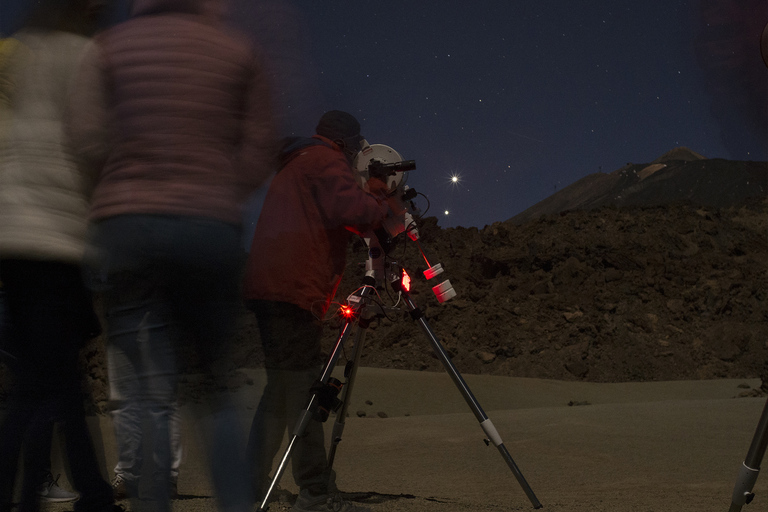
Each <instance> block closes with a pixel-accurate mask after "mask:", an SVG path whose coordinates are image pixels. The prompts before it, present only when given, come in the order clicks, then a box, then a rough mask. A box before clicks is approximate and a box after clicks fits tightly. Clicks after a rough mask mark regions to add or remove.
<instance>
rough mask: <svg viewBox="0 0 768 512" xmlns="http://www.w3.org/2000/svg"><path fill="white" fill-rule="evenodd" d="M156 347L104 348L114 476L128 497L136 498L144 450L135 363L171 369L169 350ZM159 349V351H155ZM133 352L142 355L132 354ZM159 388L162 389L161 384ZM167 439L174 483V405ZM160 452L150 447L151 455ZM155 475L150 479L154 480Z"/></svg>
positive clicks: (177, 452) (177, 427) (177, 445)
mask: <svg viewBox="0 0 768 512" xmlns="http://www.w3.org/2000/svg"><path fill="white" fill-rule="evenodd" d="M162 348H163V347H162V344H159V346H154V345H150V344H148V343H138V344H133V345H132V346H129V347H121V346H119V345H118V344H117V343H108V344H107V373H108V375H109V399H110V403H111V405H112V411H111V413H112V425H113V427H114V430H115V440H116V441H117V464H116V465H115V469H114V472H115V476H119V477H120V478H122V479H123V481H124V482H125V485H126V488H127V490H128V493H129V494H134V495H136V494H138V488H139V477H140V476H141V473H142V469H143V463H144V446H143V432H142V412H141V411H142V407H141V402H140V400H139V394H140V381H139V376H138V374H137V372H136V368H137V364H136V363H135V361H136V360H138V361H144V360H147V361H154V364H155V365H156V366H157V367H161V366H163V365H165V366H167V368H166V370H165V371H161V372H159V373H163V374H166V375H170V374H172V373H173V369H174V367H175V362H174V358H173V357H171V356H172V355H173V354H172V350H170V348H168V350H162ZM156 349H161V350H156ZM134 351H139V352H143V353H141V354H136V353H134ZM160 385H163V384H162V383H161V384H160ZM169 438H170V450H171V461H170V475H169V476H170V479H171V481H172V482H176V481H178V478H179V467H180V466H181V457H182V447H181V416H180V413H179V408H178V402H174V403H173V404H172V410H171V416H170V419H169ZM160 451H161V450H160V449H159V448H158V447H153V452H152V453H153V455H157V454H158V453H159V452H160ZM153 459H154V463H155V471H157V468H158V467H159V465H160V461H158V460H157V457H153ZM156 478H158V475H153V477H152V479H153V480H155V479H156Z"/></svg>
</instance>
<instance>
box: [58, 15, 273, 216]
mask: <svg viewBox="0 0 768 512" xmlns="http://www.w3.org/2000/svg"><path fill="white" fill-rule="evenodd" d="M218 4H219V2H218V1H212V0H134V3H133V9H134V12H133V14H134V17H133V18H131V19H130V20H128V21H127V22H125V23H121V24H119V25H117V26H115V27H113V28H111V29H109V30H107V31H105V32H103V33H102V34H100V35H99V36H97V38H96V40H95V44H94V45H93V46H92V47H91V48H90V50H89V52H88V53H87V54H86V57H85V58H84V59H83V63H82V66H81V73H80V78H79V82H80V83H79V84H78V86H77V87H76V88H75V90H76V94H75V95H74V96H73V98H72V101H71V105H70V110H71V121H70V127H69V128H70V129H69V135H70V137H71V138H72V141H73V143H74V145H75V147H77V149H78V150H79V151H80V152H81V154H82V155H83V156H85V157H86V158H87V159H88V160H90V161H91V162H92V163H93V164H94V167H95V168H96V171H97V172H99V175H98V176H97V185H96V188H95V190H94V193H93V198H92V210H91V218H92V219H100V218H105V217H112V216H115V215H122V214H134V213H139V214H147V213H149V214H167V215H185V216H199V217H206V218H215V219H219V220H223V221H225V222H231V223H237V224H239V223H241V222H242V211H241V210H242V204H243V203H244V201H245V199H246V198H247V197H248V196H249V195H250V194H251V193H252V192H253V190H254V189H255V188H256V187H258V186H259V185H260V184H261V183H262V182H263V181H264V179H265V178H267V177H268V176H269V175H270V174H271V173H272V172H274V170H275V168H276V159H275V157H276V156H277V151H276V150H277V139H276V136H275V126H274V122H273V117H272V112H271V107H272V105H271V101H270V98H269V82H268V76H267V75H268V73H267V71H266V70H265V68H264V65H263V63H262V61H261V59H260V58H259V57H258V54H257V53H255V50H254V49H253V48H252V46H251V45H250V44H249V43H248V42H247V41H246V40H245V39H244V38H242V37H239V36H234V35H231V34H230V33H229V31H227V30H226V29H224V28H223V26H222V25H221V23H220V22H219V20H217V19H216V17H215V8H216V6H217V5H218Z"/></svg>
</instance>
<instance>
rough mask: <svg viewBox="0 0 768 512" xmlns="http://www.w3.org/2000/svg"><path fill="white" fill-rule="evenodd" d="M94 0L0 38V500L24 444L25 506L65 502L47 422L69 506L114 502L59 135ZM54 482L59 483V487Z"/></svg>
mask: <svg viewBox="0 0 768 512" xmlns="http://www.w3.org/2000/svg"><path fill="white" fill-rule="evenodd" d="M99 8H100V6H99V5H98V4H97V3H95V2H90V1H88V0H45V1H42V2H38V3H37V4H36V6H35V8H34V9H33V10H32V12H31V14H30V16H29V17H28V19H27V20H26V21H25V23H24V25H23V27H22V28H21V29H20V30H19V31H18V32H16V33H14V34H13V35H12V37H10V38H7V39H3V40H2V41H0V43H1V44H0V280H2V285H3V295H4V302H5V303H6V306H7V311H6V313H7V318H8V326H7V327H8V330H7V331H6V333H5V335H6V336H4V338H5V339H4V341H3V347H2V350H3V356H4V360H5V362H6V364H7V366H8V367H10V368H11V370H12V373H13V374H14V383H13V388H12V391H11V398H10V403H9V408H8V410H7V413H6V414H5V418H4V420H3V422H2V425H0V461H2V464H0V510H2V511H7V510H9V509H10V508H11V507H12V505H13V497H14V484H15V480H16V473H17V470H18V466H19V456H20V453H21V451H22V447H23V450H24V464H23V466H24V472H23V478H22V488H21V502H20V504H19V510H20V511H21V512H35V511H37V510H39V508H40V501H41V500H43V501H63V500H67V501H71V500H72V499H74V498H76V497H77V495H73V494H72V493H69V495H68V496H66V495H64V494H63V493H64V492H65V491H64V490H63V489H60V488H59V487H58V485H57V481H58V478H57V479H53V476H52V475H51V474H50V463H51V459H50V458H51V436H52V434H53V423H54V422H58V424H59V426H60V431H61V433H62V434H63V437H64V455H65V458H66V462H67V463H68V466H69V468H70V474H71V480H72V483H73V485H74V486H75V488H76V489H77V490H78V491H79V492H80V499H79V501H77V502H76V503H75V505H74V509H75V510H76V511H88V512H91V511H93V512H108V511H111V510H112V508H113V507H114V501H113V498H112V492H111V489H110V487H109V484H108V483H107V482H106V480H105V479H104V478H102V476H101V472H100V470H99V465H98V462H97V457H96V453H95V450H94V446H93V441H92V439H91V436H90V432H89V430H88V426H87V424H86V421H85V409H84V403H83V400H84V396H83V393H82V390H81V370H80V368H79V366H78V359H79V352H80V348H81V347H82V346H83V345H84V344H85V342H86V341H88V340H89V339H91V338H93V337H95V336H96V335H97V334H98V333H99V331H100V325H99V321H98V318H97V317H96V315H95V313H94V311H93V302H92V299H91V295H90V293H89V292H88V290H87V289H86V287H85V285H84V281H83V276H82V273H81V265H82V260H83V256H84V253H85V248H86V226H87V221H86V218H87V212H88V203H87V198H86V194H85V183H84V180H83V176H82V174H81V167H80V166H79V165H78V162H77V159H76V157H75V156H74V154H73V152H72V151H71V148H70V147H69V146H68V144H67V143H66V141H65V139H64V137H63V113H64V111H65V107H66V99H67V96H68V94H69V93H70V92H71V87H72V80H73V77H74V75H75V71H76V68H77V63H78V60H79V59H80V57H81V55H82V52H83V50H84V48H85V46H86V44H87V42H88V37H89V36H90V35H92V32H93V30H94V27H95V21H96V18H97V15H98V13H99ZM59 491H60V492H59Z"/></svg>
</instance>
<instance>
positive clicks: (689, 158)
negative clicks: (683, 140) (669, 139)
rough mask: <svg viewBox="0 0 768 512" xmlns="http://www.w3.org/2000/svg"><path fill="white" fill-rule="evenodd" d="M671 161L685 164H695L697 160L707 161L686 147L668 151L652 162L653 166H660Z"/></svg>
mask: <svg viewBox="0 0 768 512" xmlns="http://www.w3.org/2000/svg"><path fill="white" fill-rule="evenodd" d="M669 160H683V161H685V162H695V161H696V160H706V157H703V156H701V155H700V154H698V153H696V152H695V151H692V150H690V149H688V148H686V147H684V146H680V147H679V148H675V149H672V150H669V151H667V152H666V153H664V154H663V155H661V156H660V157H659V158H657V159H656V160H654V161H653V162H651V163H652V164H659V163H661V162H667V161H669Z"/></svg>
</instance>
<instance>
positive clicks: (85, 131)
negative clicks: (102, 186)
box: [65, 41, 110, 177]
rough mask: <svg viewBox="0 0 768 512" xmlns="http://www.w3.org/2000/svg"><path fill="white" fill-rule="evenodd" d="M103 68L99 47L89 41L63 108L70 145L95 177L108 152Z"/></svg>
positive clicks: (104, 68) (104, 74)
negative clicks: (67, 100) (65, 113)
mask: <svg viewBox="0 0 768 512" xmlns="http://www.w3.org/2000/svg"><path fill="white" fill-rule="evenodd" d="M107 94H108V93H107V80H106V65H105V62H104V59H103V56H102V53H101V49H100V47H99V45H98V44H97V43H96V42H95V41H90V42H89V43H88V45H87V47H86V49H85V50H84V52H83V57H82V59H81V61H80V66H79V68H78V72H77V76H76V78H75V82H74V86H73V87H72V90H71V93H70V97H69V102H68V105H67V115H66V123H65V125H66V130H67V136H68V137H69V141H70V144H72V146H73V148H74V150H75V151H76V152H77V153H78V154H79V155H80V156H81V157H82V158H83V159H84V160H85V161H86V162H87V164H88V167H89V173H92V174H93V175H92V176H91V177H95V176H96V175H98V173H99V172H100V170H101V167H102V165H103V164H104V161H105V159H106V157H107V152H108V150H109V145H108V144H109V136H108V132H109V129H110V126H109V122H108V113H107Z"/></svg>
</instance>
